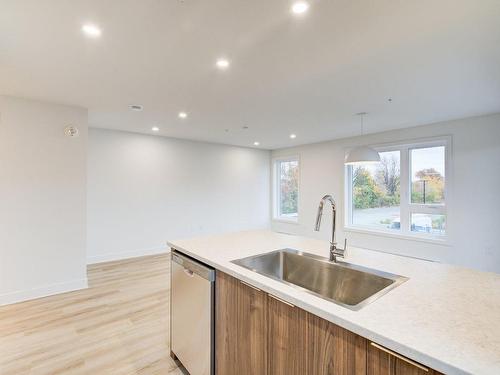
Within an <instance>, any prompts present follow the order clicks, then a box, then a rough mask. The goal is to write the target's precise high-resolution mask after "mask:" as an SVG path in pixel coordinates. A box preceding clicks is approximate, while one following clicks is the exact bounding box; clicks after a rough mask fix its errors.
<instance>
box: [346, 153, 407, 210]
mask: <svg viewBox="0 0 500 375" xmlns="http://www.w3.org/2000/svg"><path fill="white" fill-rule="evenodd" d="M374 176H375V178H374V177H372V174H371V173H370V172H369V171H368V170H367V169H366V168H364V167H363V166H359V167H356V168H355V169H354V171H353V201H354V208H355V209H365V208H375V207H391V206H397V205H399V202H400V194H399V184H400V173H399V160H398V159H396V158H395V157H394V156H392V157H382V159H381V162H380V164H379V165H378V166H377V169H376V171H375V173H374Z"/></svg>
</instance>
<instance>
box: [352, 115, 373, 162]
mask: <svg viewBox="0 0 500 375" xmlns="http://www.w3.org/2000/svg"><path fill="white" fill-rule="evenodd" d="M366 114H367V113H366V112H360V113H356V115H357V116H359V117H360V118H361V135H363V118H364V117H365V115H366ZM378 162H380V155H379V153H378V152H377V151H375V150H374V149H373V148H371V147H368V146H358V147H355V148H353V149H352V150H350V151H349V152H348V153H347V155H346V156H345V160H344V164H346V165H353V164H361V163H378Z"/></svg>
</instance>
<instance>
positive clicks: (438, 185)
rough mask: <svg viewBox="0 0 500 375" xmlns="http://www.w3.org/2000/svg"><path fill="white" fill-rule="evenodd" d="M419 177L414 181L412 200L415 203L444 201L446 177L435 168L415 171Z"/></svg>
mask: <svg viewBox="0 0 500 375" xmlns="http://www.w3.org/2000/svg"><path fill="white" fill-rule="evenodd" d="M415 176H416V177H417V178H418V179H419V180H417V181H413V182H412V189H411V201H412V202H413V203H426V204H435V203H441V202H444V178H443V176H442V175H441V174H440V173H439V172H438V171H436V170H435V169H434V168H429V169H423V170H421V171H418V172H417V173H415Z"/></svg>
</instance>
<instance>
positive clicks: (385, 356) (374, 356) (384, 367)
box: [367, 342, 442, 375]
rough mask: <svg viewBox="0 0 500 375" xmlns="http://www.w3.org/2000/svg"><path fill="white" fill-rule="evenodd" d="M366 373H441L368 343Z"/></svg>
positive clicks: (368, 374) (413, 374)
mask: <svg viewBox="0 0 500 375" xmlns="http://www.w3.org/2000/svg"><path fill="white" fill-rule="evenodd" d="M367 370H368V371H367V375H442V374H441V373H439V372H437V371H435V370H432V369H430V368H427V367H426V366H423V365H421V364H419V363H417V362H415V361H412V360H410V359H407V358H405V357H403V356H401V355H399V354H397V353H394V352H392V351H391V350H388V349H386V348H384V347H382V346H380V345H378V344H375V343H373V342H371V343H370V344H369V345H368V358H367Z"/></svg>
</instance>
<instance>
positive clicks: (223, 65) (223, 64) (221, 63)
mask: <svg viewBox="0 0 500 375" xmlns="http://www.w3.org/2000/svg"><path fill="white" fill-rule="evenodd" d="M215 65H216V66H217V68H219V69H221V70H224V69H227V68H229V61H228V60H227V59H224V58H220V59H218V60H217V62H216V63H215Z"/></svg>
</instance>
